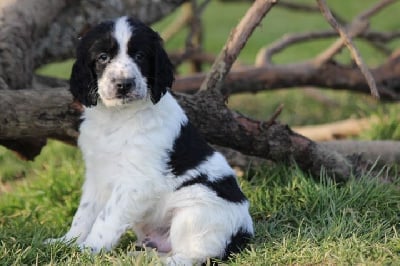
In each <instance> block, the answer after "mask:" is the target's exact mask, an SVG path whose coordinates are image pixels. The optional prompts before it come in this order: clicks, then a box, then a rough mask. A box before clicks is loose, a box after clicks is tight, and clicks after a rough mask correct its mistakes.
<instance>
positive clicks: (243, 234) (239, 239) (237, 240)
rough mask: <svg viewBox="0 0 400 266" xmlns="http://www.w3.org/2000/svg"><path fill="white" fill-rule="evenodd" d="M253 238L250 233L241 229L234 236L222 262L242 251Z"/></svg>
mask: <svg viewBox="0 0 400 266" xmlns="http://www.w3.org/2000/svg"><path fill="white" fill-rule="evenodd" d="M252 237H253V235H251V234H250V233H248V232H247V231H246V230H244V229H239V231H238V232H237V233H236V234H235V235H232V237H231V242H230V243H229V244H228V246H227V247H226V250H225V254H224V256H223V257H222V260H227V259H228V258H229V256H230V255H232V254H234V253H239V252H240V251H242V250H243V249H244V248H245V247H246V245H247V244H248V243H249V241H250V240H251V238H252Z"/></svg>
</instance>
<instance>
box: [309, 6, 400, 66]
mask: <svg viewBox="0 0 400 266" xmlns="http://www.w3.org/2000/svg"><path fill="white" fill-rule="evenodd" d="M394 1H395V0H381V1H380V2H379V3H378V4H375V5H373V6H372V7H371V8H369V9H367V10H366V11H364V12H362V13H361V14H359V15H358V16H357V17H356V18H354V19H353V21H352V22H351V23H350V25H349V26H348V27H347V29H346V32H347V34H348V36H349V38H354V37H356V36H358V35H360V34H362V33H363V32H365V31H366V30H367V29H368V27H369V21H368V19H369V18H370V17H371V16H373V15H375V14H376V13H378V12H379V11H381V10H382V9H383V8H384V7H386V6H388V5H390V4H392V3H394ZM317 2H318V4H319V6H320V9H321V5H320V2H319V1H318V0H317ZM330 12H331V13H332V11H330ZM332 17H333V18H335V16H334V15H332ZM336 21H337V20H336ZM337 24H339V25H340V24H341V23H340V22H339V23H337ZM331 25H332V24H331ZM333 28H335V27H333ZM335 29H336V28H335ZM344 45H345V43H344V38H340V39H338V40H337V41H336V42H334V43H333V44H332V45H331V46H330V47H329V48H328V49H326V50H325V51H324V52H322V53H321V54H320V55H318V56H317V57H316V59H315V60H314V63H315V64H317V65H322V64H324V63H325V62H326V61H328V60H330V59H332V58H333V57H334V56H335V55H336V54H338V53H339V52H340V51H341V50H342V48H343V46H344ZM375 46H376V45H375ZM378 48H379V49H381V48H382V47H381V46H378Z"/></svg>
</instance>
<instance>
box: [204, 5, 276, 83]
mask: <svg viewBox="0 0 400 266" xmlns="http://www.w3.org/2000/svg"><path fill="white" fill-rule="evenodd" d="M276 1H277V0H256V1H255V2H254V3H253V5H252V6H251V7H250V8H249V9H248V10H247V12H246V14H245V15H244V16H243V18H242V19H241V20H240V22H239V24H238V25H237V26H236V28H235V29H234V30H233V31H232V32H231V34H230V36H229V38H228V41H227V42H226V44H225V46H224V48H223V49H222V51H221V53H220V54H219V56H218V58H217V60H216V61H215V62H214V64H213V66H212V68H211V71H210V72H209V73H208V75H207V77H206V79H205V80H204V82H203V84H202V85H201V87H200V90H201V91H204V90H216V91H219V90H220V88H221V87H222V84H223V81H224V79H225V76H226V75H227V73H228V72H229V70H230V69H231V67H232V64H233V62H234V61H235V60H236V58H237V56H238V55H239V53H240V51H241V50H242V48H243V47H244V45H245V44H246V42H247V40H248V38H249V37H250V35H251V34H252V33H253V31H254V29H255V27H256V26H258V24H259V23H260V21H261V20H262V18H263V17H264V16H265V14H266V13H267V12H268V11H269V10H270V9H271V8H272V6H273V5H274V4H275V3H276Z"/></svg>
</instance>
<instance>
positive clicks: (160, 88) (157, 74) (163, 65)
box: [150, 38, 174, 104]
mask: <svg viewBox="0 0 400 266" xmlns="http://www.w3.org/2000/svg"><path fill="white" fill-rule="evenodd" d="M154 52H155V55H154V62H153V64H154V73H153V84H152V86H151V88H150V89H151V101H152V102H153V103H154V104H156V103H157V102H158V101H159V100H160V99H161V97H162V96H163V95H164V94H165V93H166V91H167V88H171V87H172V83H173V81H174V72H173V66H172V63H171V61H170V60H169V58H168V55H167V53H166V52H165V50H164V48H163V46H162V40H161V38H159V39H158V41H157V43H156V47H155V51H154Z"/></svg>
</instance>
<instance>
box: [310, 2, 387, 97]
mask: <svg viewBox="0 0 400 266" xmlns="http://www.w3.org/2000/svg"><path fill="white" fill-rule="evenodd" d="M386 1H387V0H386ZM389 1H390V0H389ZM317 3H318V6H319V8H320V9H321V12H322V14H323V15H324V17H325V18H326V20H327V21H328V22H329V24H330V25H331V26H332V27H333V28H334V29H335V30H337V31H338V33H339V34H340V37H341V38H342V40H343V42H344V43H345V44H346V46H347V48H348V49H349V50H350V53H351V54H352V56H353V59H354V61H355V62H356V64H357V65H358V67H359V68H360V70H361V72H362V73H363V74H364V76H365V79H366V80H367V82H368V85H369V87H370V89H371V94H372V96H374V97H375V98H379V92H378V89H377V87H376V83H375V80H374V78H373V76H372V74H371V72H370V71H369V69H368V67H367V66H366V65H365V63H364V60H363V59H362V57H361V55H360V53H359V52H358V49H357V48H356V47H355V45H354V43H353V41H352V40H351V37H350V36H349V35H348V34H347V32H346V31H345V30H344V29H343V27H342V26H341V25H340V24H339V23H338V22H337V21H336V20H335V18H334V17H333V15H332V13H331V11H330V10H329V8H328V6H327V5H326V2H325V0H317ZM370 13H371V14H372V12H370ZM367 14H368V13H367Z"/></svg>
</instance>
